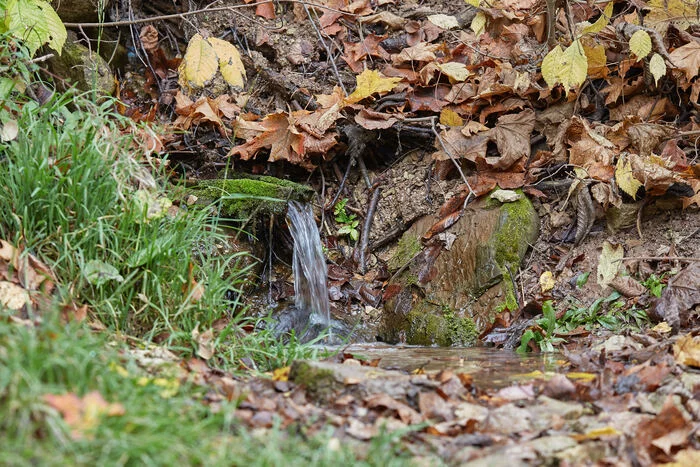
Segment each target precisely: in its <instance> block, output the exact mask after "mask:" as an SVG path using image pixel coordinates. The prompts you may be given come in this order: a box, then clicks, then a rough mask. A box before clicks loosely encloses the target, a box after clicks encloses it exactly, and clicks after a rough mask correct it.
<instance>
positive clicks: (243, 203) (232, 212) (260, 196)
mask: <svg viewBox="0 0 700 467" xmlns="http://www.w3.org/2000/svg"><path fill="white" fill-rule="evenodd" d="M188 192H189V193H191V194H193V195H195V196H197V197H198V198H201V199H202V200H203V201H204V202H205V203H206V202H214V201H219V202H220V215H221V216H225V217H235V216H247V215H252V214H255V213H260V214H262V213H268V214H269V213H274V214H281V213H282V212H284V210H285V207H286V205H287V201H288V200H297V201H307V200H309V199H310V198H311V196H312V195H313V193H314V192H313V190H312V189H311V188H309V187H307V186H304V185H301V184H298V183H294V182H290V181H289V180H281V179H278V178H275V177H267V176H265V177H255V178H252V177H251V178H232V179H216V180H202V181H200V182H198V183H197V185H196V186H194V187H192V188H189V189H188Z"/></svg>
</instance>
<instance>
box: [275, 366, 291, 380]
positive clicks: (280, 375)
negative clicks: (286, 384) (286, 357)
mask: <svg viewBox="0 0 700 467" xmlns="http://www.w3.org/2000/svg"><path fill="white" fill-rule="evenodd" d="M289 370H290V367H288V366H283V367H282V368H277V369H275V370H274V371H273V372H272V380H273V381H289Z"/></svg>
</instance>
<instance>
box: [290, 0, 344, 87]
mask: <svg viewBox="0 0 700 467" xmlns="http://www.w3.org/2000/svg"><path fill="white" fill-rule="evenodd" d="M301 5H302V6H303V7H304V11H305V12H306V16H308V17H309V22H310V23H311V27H313V28H314V31H316V36H317V37H318V41H319V42H320V43H321V45H322V46H323V48H324V49H325V51H326V57H327V58H328V60H330V62H331V66H332V67H333V73H334V74H335V79H337V80H338V84H339V85H340V88H341V89H342V90H343V94H345V95H346V96H347V95H348V91H347V89H345V85H344V84H343V80H342V79H341V78H340V72H339V71H338V65H336V63H335V60H334V59H333V53H332V52H331V49H330V48H329V47H328V44H326V41H324V40H323V35H322V34H321V31H319V30H318V28H317V27H316V21H314V18H313V17H312V16H311V12H310V11H309V7H308V6H307V2H305V1H303V0H302V1H301Z"/></svg>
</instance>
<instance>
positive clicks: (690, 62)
mask: <svg viewBox="0 0 700 467" xmlns="http://www.w3.org/2000/svg"><path fill="white" fill-rule="evenodd" d="M670 57H671V61H672V62H673V64H674V65H676V66H677V67H678V68H680V69H681V70H683V73H685V77H686V78H687V79H688V80H689V81H690V80H691V79H693V78H694V77H696V76H697V75H698V73H700V42H698V41H690V42H688V43H687V44H685V45H684V46H683V47H678V48H677V49H676V50H674V51H673V52H671V54H670Z"/></svg>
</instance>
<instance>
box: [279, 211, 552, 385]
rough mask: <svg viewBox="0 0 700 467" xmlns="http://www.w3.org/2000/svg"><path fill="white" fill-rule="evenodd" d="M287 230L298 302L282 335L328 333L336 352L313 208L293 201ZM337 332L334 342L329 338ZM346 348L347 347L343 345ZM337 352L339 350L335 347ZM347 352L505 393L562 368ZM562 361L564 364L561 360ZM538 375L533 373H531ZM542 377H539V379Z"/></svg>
mask: <svg viewBox="0 0 700 467" xmlns="http://www.w3.org/2000/svg"><path fill="white" fill-rule="evenodd" d="M287 225H288V226H289V231H290V232H291V234H292V238H293V239H294V251H293V260H292V261H293V263H292V271H293V273H294V292H295V302H294V306H293V307H289V308H288V309H287V310H286V312H285V313H283V314H281V315H279V316H278V319H279V320H280V321H279V322H278V325H279V328H278V329H279V330H280V331H285V332H286V331H289V330H294V331H295V332H297V335H298V336H300V338H301V339H302V340H304V341H308V340H311V339H314V338H315V337H317V336H318V335H320V334H321V333H323V332H324V331H325V332H326V333H327V334H326V338H325V339H324V344H322V345H323V346H324V347H325V346H328V345H330V346H331V347H327V348H329V349H330V348H332V347H333V346H334V345H335V346H337V345H338V344H339V343H341V341H342V336H344V335H349V334H348V329H343V328H342V327H339V323H338V322H337V320H332V319H331V316H330V303H329V300H328V287H327V283H326V281H327V270H326V260H325V258H324V256H323V250H322V248H321V237H320V234H319V231H318V227H317V226H316V221H315V219H314V215H313V211H312V210H311V206H310V205H309V204H305V203H299V202H296V201H290V202H289V205H288V209H287ZM331 329H334V333H333V334H334V335H335V337H336V338H341V341H338V340H337V339H336V341H333V336H331V335H330V332H331ZM343 345H345V346H346V345H347V343H343ZM336 348H339V347H336ZM343 349H344V351H346V352H349V353H353V354H357V355H359V356H362V357H364V358H370V359H371V358H381V364H380V366H381V367H384V368H390V369H402V370H407V371H412V370H415V369H416V368H422V369H425V370H439V369H445V368H450V369H453V370H455V371H462V372H467V373H470V374H472V375H473V377H474V378H475V381H478V382H479V383H480V384H481V385H483V386H484V387H502V386H506V385H509V384H511V383H512V382H513V381H517V380H518V379H519V378H521V377H522V376H523V375H524V376H528V377H532V375H533V374H536V373H537V374H542V372H546V371H551V370H552V369H555V368H556V367H557V366H560V365H561V361H560V360H556V359H555V358H554V357H553V356H547V357H543V356H542V355H537V356H529V357H523V356H521V355H518V354H516V353H515V352H508V351H498V350H494V349H486V348H435V347H416V346H390V345H386V344H381V343H365V344H357V343H356V344H352V345H351V346H350V347H343ZM558 358H561V357H560V356H559V357H558ZM533 372H534V373H533ZM538 372H539V373H538Z"/></svg>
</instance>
